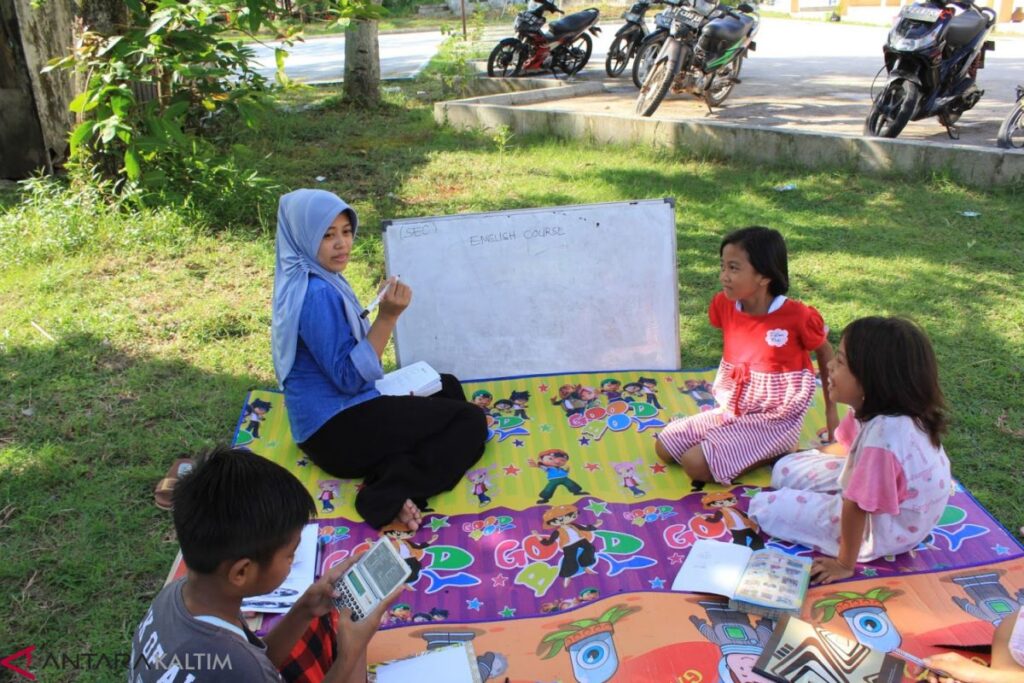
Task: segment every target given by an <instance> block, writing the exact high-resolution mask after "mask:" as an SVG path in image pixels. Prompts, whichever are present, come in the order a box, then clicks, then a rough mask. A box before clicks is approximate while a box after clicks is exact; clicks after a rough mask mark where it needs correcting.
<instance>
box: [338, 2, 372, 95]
mask: <svg viewBox="0 0 1024 683" xmlns="http://www.w3.org/2000/svg"><path fill="white" fill-rule="evenodd" d="M344 92H345V96H344V99H345V101H346V102H350V103H352V104H357V105H361V106H376V105H377V104H379V103H380V48H379V46H378V45H377V22H376V21H364V20H361V19H353V20H352V21H351V22H350V23H349V25H348V28H346V29H345V91H344Z"/></svg>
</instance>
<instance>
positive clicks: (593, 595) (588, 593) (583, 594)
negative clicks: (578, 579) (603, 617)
mask: <svg viewBox="0 0 1024 683" xmlns="http://www.w3.org/2000/svg"><path fill="white" fill-rule="evenodd" d="M599 597H601V593H600V592H599V591H598V590H597V589H596V588H593V587H591V588H584V589H582V590H581V591H580V602H581V603H583V602H593V601H594V600H597V599H598V598H599Z"/></svg>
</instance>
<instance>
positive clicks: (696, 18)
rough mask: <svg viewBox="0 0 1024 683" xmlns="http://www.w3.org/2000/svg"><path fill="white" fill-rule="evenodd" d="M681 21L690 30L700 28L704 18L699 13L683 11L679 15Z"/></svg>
mask: <svg viewBox="0 0 1024 683" xmlns="http://www.w3.org/2000/svg"><path fill="white" fill-rule="evenodd" d="M679 19H680V20H681V21H682V22H683V23H684V24H686V25H687V26H689V27H690V28H698V27H700V22H701V20H703V19H704V17H703V16H701V14H700V13H699V12H693V11H690V10H683V11H681V12H680V13H679Z"/></svg>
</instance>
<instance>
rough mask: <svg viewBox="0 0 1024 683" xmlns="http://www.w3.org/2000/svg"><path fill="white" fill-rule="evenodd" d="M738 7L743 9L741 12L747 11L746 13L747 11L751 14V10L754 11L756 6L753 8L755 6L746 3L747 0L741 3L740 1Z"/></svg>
mask: <svg viewBox="0 0 1024 683" xmlns="http://www.w3.org/2000/svg"><path fill="white" fill-rule="evenodd" d="M736 9H738V10H739V11H741V12H745V13H747V14H750V13H751V12H753V11H754V8H753V7H751V6H750V4H749V3H746V2H741V3H740V4H739V5H738V6H737V7H736Z"/></svg>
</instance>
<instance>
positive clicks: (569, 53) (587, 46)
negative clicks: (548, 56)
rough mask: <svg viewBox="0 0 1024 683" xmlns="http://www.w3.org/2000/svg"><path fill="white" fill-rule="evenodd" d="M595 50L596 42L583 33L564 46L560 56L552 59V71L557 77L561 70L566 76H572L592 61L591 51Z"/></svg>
mask: <svg viewBox="0 0 1024 683" xmlns="http://www.w3.org/2000/svg"><path fill="white" fill-rule="evenodd" d="M593 50H594V42H593V41H592V40H590V36H588V35H587V34H586V33H581V34H580V35H579V36H577V37H576V40H574V41H572V42H571V43H569V44H568V45H566V46H564V47H563V48H562V49H561V51H560V52H559V54H558V56H557V57H556V58H555V59H554V60H552V63H551V73H552V74H554V75H555V76H556V77H557V76H558V72H559V71H561V72H562V73H564V74H565V76H566V78H568V77H570V76H572V75H573V74H575V73H576V72H578V71H579V70H580V69H582V68H583V67H585V66H586V65H587V62H589V61H590V53H591V52H593Z"/></svg>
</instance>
